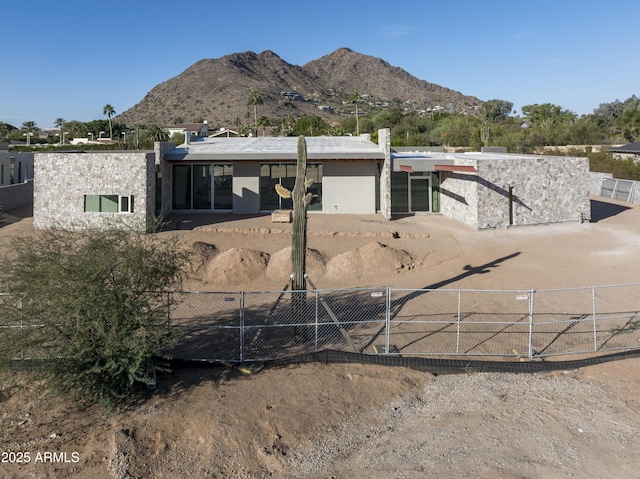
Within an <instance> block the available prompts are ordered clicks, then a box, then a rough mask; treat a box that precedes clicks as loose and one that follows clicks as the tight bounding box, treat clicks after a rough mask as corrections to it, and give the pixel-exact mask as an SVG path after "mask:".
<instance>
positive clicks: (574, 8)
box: [0, 0, 640, 128]
mask: <svg viewBox="0 0 640 479" xmlns="http://www.w3.org/2000/svg"><path fill="white" fill-rule="evenodd" d="M7 3H9V4H8V5H7ZM196 8H197V10H196ZM638 18H640V2H639V1H637V0H610V1H608V2H604V1H601V0H599V1H596V0H555V1H548V0H537V1H535V2H522V1H518V0H505V1H503V0H485V1H477V0H468V1H464V0H420V1H419V0H415V1H408V0H396V1H388V0H387V1H378V0H370V1H359V0H356V1H347V0H343V1H334V0H325V1H322V2H299V1H279V0H271V1H260V2H258V1H253V0H246V1H244V2H213V3H212V2H185V3H182V2H175V1H166V0H155V1H143V0H126V1H122V0H112V1H110V2H100V3H98V2H86V1H83V2H81V1H77V0H67V1H62V2H50V1H43V0H32V1H30V2H28V3H24V2H18V1H17V0H7V1H6V2H4V4H3V5H2V7H0V25H1V27H0V38H1V39H2V44H3V45H4V47H5V48H4V55H3V62H2V69H1V73H0V92H1V94H0V121H3V122H7V123H10V124H12V125H14V126H18V127H19V126H21V125H22V123H23V122H24V121H35V122H36V124H37V125H38V126H39V127H40V128H48V127H52V126H53V124H54V121H55V119H56V118H64V119H65V120H67V121H70V120H78V121H91V120H95V119H101V118H105V117H104V115H103V114H102V110H103V107H104V105H106V104H107V103H108V104H111V105H112V106H113V107H114V109H115V110H116V113H120V112H124V111H125V110H127V109H129V108H131V107H132V106H133V105H135V104H136V103H138V102H139V101H140V100H142V98H144V96H145V95H146V93H147V92H149V90H151V89H152V88H153V87H154V86H156V85H157V84H159V83H162V82H163V81H165V80H168V79H169V78H172V77H174V76H176V75H179V74H180V73H181V72H182V71H184V70H185V69H187V68H188V67H189V66H191V65H192V64H194V63H195V62H197V61H198V60H202V59H204V58H220V57H222V56H225V55H228V54H231V53H236V52H243V51H248V50H251V51H254V52H256V53H259V52H262V51H264V50H272V51H274V52H275V53H276V54H277V55H279V56H280V57H281V58H282V59H283V60H285V61H287V62H289V63H291V64H294V65H304V64H305V63H307V62H309V61H311V60H315V59H317V58H320V57H322V56H324V55H328V54H329V53H331V52H333V51H334V50H336V49H338V48H341V47H347V48H350V49H352V50H355V51H357V52H360V53H363V54H366V55H372V56H375V57H379V58H382V59H383V60H385V61H387V62H389V63H390V64H391V65H393V66H397V67H400V68H402V69H404V70H406V71H407V72H409V73H410V74H412V75H414V76H416V77H418V78H420V79H422V80H427V81H429V82H432V83H437V84H439V85H441V86H444V87H447V88H451V89H453V90H458V91H460V92H462V93H463V94H465V95H473V96H476V97H478V98H480V99H481V100H490V99H495V98H497V99H501V100H507V101H511V102H513V104H514V107H515V108H516V109H517V110H518V113H520V108H521V107H522V106H523V105H528V104H532V103H554V104H556V105H560V106H562V107H563V108H566V109H569V110H572V111H574V112H576V113H578V114H580V115H582V114H587V113H591V112H592V111H593V109H594V108H597V107H598V105H599V104H600V103H604V102H607V103H608V102H612V101H614V100H616V99H619V100H625V99H627V98H628V97H630V96H631V95H633V94H635V95H640V61H638V58H637V57H636V56H634V55H635V54H636V52H637V48H638V45H640V29H638V28H637V25H636V23H637V19H638ZM363 93H364V92H363Z"/></svg>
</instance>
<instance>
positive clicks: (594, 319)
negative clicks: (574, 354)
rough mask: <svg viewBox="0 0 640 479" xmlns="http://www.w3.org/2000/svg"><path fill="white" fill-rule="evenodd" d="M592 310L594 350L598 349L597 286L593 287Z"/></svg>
mask: <svg viewBox="0 0 640 479" xmlns="http://www.w3.org/2000/svg"><path fill="white" fill-rule="evenodd" d="M591 310H592V314H593V351H594V352H595V351H597V350H598V323H597V320H596V288H591Z"/></svg>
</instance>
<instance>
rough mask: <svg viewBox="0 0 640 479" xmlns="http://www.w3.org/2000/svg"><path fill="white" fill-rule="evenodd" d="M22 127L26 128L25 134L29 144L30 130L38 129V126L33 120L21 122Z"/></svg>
mask: <svg viewBox="0 0 640 479" xmlns="http://www.w3.org/2000/svg"><path fill="white" fill-rule="evenodd" d="M22 128H23V129H25V130H27V133H26V136H27V146H29V145H30V144H31V132H32V131H38V130H39V128H38V126H37V125H36V122H35V121H25V122H24V123H23V124H22Z"/></svg>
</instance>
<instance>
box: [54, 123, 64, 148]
mask: <svg viewBox="0 0 640 479" xmlns="http://www.w3.org/2000/svg"><path fill="white" fill-rule="evenodd" d="M64 124H65V121H64V118H56V120H55V121H54V122H53V125H54V126H55V127H56V128H57V129H58V131H59V132H60V133H59V135H60V144H62V135H63V133H62V128H63V127H64Z"/></svg>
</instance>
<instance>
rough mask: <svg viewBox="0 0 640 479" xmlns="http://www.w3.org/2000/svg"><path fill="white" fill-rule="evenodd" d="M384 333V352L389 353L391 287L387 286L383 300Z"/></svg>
mask: <svg viewBox="0 0 640 479" xmlns="http://www.w3.org/2000/svg"><path fill="white" fill-rule="evenodd" d="M385 302H386V305H385V309H386V311H385V318H384V323H385V335H384V354H389V343H390V342H391V341H390V335H391V287H389V286H387V300H386V301H385Z"/></svg>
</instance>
